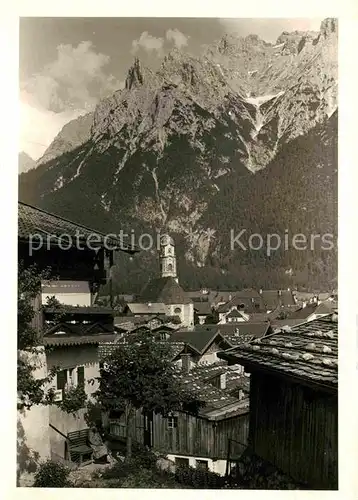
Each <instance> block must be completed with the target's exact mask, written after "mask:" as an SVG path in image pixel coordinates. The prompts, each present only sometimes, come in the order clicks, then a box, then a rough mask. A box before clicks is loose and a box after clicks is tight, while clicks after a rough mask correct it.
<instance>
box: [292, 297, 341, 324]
mask: <svg viewBox="0 0 358 500" xmlns="http://www.w3.org/2000/svg"><path fill="white" fill-rule="evenodd" d="M334 309H336V305H335V304H334V303H332V302H331V301H325V302H320V303H318V302H312V303H310V304H307V305H304V306H303V307H301V308H300V309H297V310H296V311H294V312H292V313H291V314H289V315H288V316H287V319H288V320H301V321H302V322H304V321H313V320H314V319H318V318H323V317H325V316H329V315H330V314H332V312H333V311H334Z"/></svg>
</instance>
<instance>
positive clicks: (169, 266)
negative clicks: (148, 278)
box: [168, 264, 173, 273]
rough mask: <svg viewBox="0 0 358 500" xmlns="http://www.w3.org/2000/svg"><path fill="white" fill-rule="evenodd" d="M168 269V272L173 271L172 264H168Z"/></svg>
mask: <svg viewBox="0 0 358 500" xmlns="http://www.w3.org/2000/svg"><path fill="white" fill-rule="evenodd" d="M168 271H169V272H170V273H171V272H172V271H173V264H168Z"/></svg>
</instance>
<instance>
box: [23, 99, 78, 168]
mask: <svg viewBox="0 0 358 500" xmlns="http://www.w3.org/2000/svg"><path fill="white" fill-rule="evenodd" d="M26 98H27V96H26V93H24V92H23V93H22V95H21V97H20V151H25V152H26V153H27V154H28V155H30V156H31V158H33V159H34V160H37V159H38V158H40V157H41V156H42V155H43V153H44V152H45V150H46V149H47V147H48V146H49V145H50V144H51V142H52V141H53V139H54V138H55V137H56V135H57V134H58V133H59V132H60V130H61V129H62V128H63V127H64V125H66V123H68V122H69V121H71V120H73V119H75V118H78V117H79V116H80V115H82V114H84V113H85V112H86V111H85V110H72V111H71V110H67V111H62V112H61V113H55V112H54V111H50V110H48V109H45V108H42V107H38V106H37V107H35V106H33V105H32V104H30V102H31V98H30V99H28V100H27V99H26Z"/></svg>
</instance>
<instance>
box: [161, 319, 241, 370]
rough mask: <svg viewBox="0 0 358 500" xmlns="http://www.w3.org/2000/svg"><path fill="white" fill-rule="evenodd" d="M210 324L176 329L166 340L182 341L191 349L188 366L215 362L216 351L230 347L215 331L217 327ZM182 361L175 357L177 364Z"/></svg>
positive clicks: (216, 359)
mask: <svg viewBox="0 0 358 500" xmlns="http://www.w3.org/2000/svg"><path fill="white" fill-rule="evenodd" d="M210 326H211V325H203V326H202V327H199V326H197V327H196V328H195V329H194V330H177V331H175V332H173V333H172V334H171V335H170V337H169V339H168V342H183V344H184V345H188V346H189V347H190V348H191V349H192V352H191V353H190V356H189V362H190V366H195V365H197V364H204V363H205V364H210V363H215V362H217V361H218V358H217V353H218V352H219V351H221V350H222V349H228V348H230V347H231V344H230V342H228V341H227V340H226V339H225V338H224V337H223V336H222V335H221V334H220V333H219V332H218V331H217V328H210ZM182 362H183V361H182V359H181V358H178V359H177V364H178V365H179V366H181V365H182Z"/></svg>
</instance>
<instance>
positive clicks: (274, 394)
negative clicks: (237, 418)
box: [249, 373, 338, 489]
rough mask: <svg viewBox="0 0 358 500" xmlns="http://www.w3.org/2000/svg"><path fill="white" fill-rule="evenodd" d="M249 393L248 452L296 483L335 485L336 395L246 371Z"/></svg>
mask: <svg viewBox="0 0 358 500" xmlns="http://www.w3.org/2000/svg"><path fill="white" fill-rule="evenodd" d="M250 398H251V399H250V408H251V417H250V434H249V440H250V443H251V445H252V447H253V450H254V452H255V453H257V454H258V455H259V456H261V457H262V458H264V459H266V460H268V461H269V462H271V463H272V464H274V465H275V466H277V467H278V468H280V469H281V470H282V471H283V472H285V473H286V474H289V475H290V476H291V477H292V478H293V479H295V480H296V481H298V482H300V483H307V484H308V485H309V486H311V487H312V488H323V489H336V488H337V484H338V403H337V397H336V396H331V395H329V394H325V393H321V392H316V391H313V390H312V389H309V388H305V387H303V386H300V385H296V384H290V383H288V382H284V381H281V380H280V379H278V378H275V377H268V376H267V375H264V376H263V375H260V374H259V373H252V375H251V391H250Z"/></svg>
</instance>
